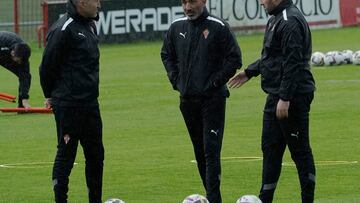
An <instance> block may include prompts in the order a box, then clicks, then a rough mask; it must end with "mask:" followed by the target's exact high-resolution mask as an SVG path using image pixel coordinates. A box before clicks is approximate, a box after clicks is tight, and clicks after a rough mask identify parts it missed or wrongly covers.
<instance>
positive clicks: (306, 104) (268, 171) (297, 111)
mask: <svg viewBox="0 0 360 203" xmlns="http://www.w3.org/2000/svg"><path fill="white" fill-rule="evenodd" d="M313 97H314V94H313V93H310V94H305V95H298V96H296V97H295V98H294V100H293V101H291V102H290V108H289V117H288V118H287V119H284V120H278V119H277V117H276V113H275V110H276V106H277V103H278V101H279V98H277V97H275V96H272V95H269V96H268V98H267V101H266V105H265V109H264V117H263V133H262V150H263V158H264V159H263V177H262V187H261V191H260V199H261V200H262V202H263V203H269V202H272V200H273V196H274V191H275V189H276V185H277V182H278V180H279V177H280V173H281V164H282V158H283V154H284V151H285V148H286V146H288V148H289V150H290V154H291V158H292V159H293V161H294V162H295V165H296V168H297V171H298V175H299V179H300V185H301V197H302V203H312V202H313V201H314V190H315V165H314V158H313V154H312V151H311V147H310V142H309V111H310V105H311V102H312V100H313Z"/></svg>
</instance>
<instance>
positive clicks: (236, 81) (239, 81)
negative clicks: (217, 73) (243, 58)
mask: <svg viewBox="0 0 360 203" xmlns="http://www.w3.org/2000/svg"><path fill="white" fill-rule="evenodd" d="M247 81H249V78H248V77H247V76H246V74H245V72H244V71H242V72H240V73H239V74H237V75H236V76H235V77H233V78H231V79H230V81H229V82H228V84H229V87H230V88H238V87H241V86H242V85H243V84H245V83H246V82H247Z"/></svg>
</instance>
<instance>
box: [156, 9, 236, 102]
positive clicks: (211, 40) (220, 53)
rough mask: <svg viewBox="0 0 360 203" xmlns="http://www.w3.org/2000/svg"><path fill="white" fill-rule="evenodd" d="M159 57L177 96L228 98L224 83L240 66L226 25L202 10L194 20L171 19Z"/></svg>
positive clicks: (232, 37) (233, 40) (232, 36)
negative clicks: (172, 20)
mask: <svg viewBox="0 0 360 203" xmlns="http://www.w3.org/2000/svg"><path fill="white" fill-rule="evenodd" d="M161 58H162V61H163V64H164V66H165V69H166V71H167V75H168V78H169V80H170V82H171V84H172V86H173V88H174V89H175V90H178V91H179V92H180V96H182V97H187V96H214V95H215V96H226V97H227V96H229V91H228V89H227V86H226V83H227V82H228V80H229V79H230V78H231V77H232V76H233V75H234V74H235V72H236V69H237V68H240V67H241V66H242V62H241V51H240V48H239V46H238V44H237V42H236V39H235V37H234V35H233V34H232V32H231V31H230V28H229V26H228V25H227V24H226V23H225V22H224V21H222V20H220V19H218V18H216V17H214V16H211V15H209V13H208V11H207V10H206V9H205V10H204V12H203V14H202V15H201V16H200V17H199V18H198V19H196V20H188V19H187V18H186V17H184V18H180V19H177V20H175V21H174V22H173V23H172V24H171V26H170V28H169V30H168V32H167V34H166V36H165V39H164V44H163V47H162V50H161Z"/></svg>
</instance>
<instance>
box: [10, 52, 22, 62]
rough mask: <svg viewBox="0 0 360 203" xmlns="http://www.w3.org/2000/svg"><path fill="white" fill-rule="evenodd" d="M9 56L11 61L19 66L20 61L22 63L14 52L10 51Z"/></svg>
mask: <svg viewBox="0 0 360 203" xmlns="http://www.w3.org/2000/svg"><path fill="white" fill-rule="evenodd" d="M10 54H11V59H12V60H13V61H14V62H15V63H17V64H21V61H22V60H21V57H18V56H16V54H15V51H14V50H12V51H11V53H10Z"/></svg>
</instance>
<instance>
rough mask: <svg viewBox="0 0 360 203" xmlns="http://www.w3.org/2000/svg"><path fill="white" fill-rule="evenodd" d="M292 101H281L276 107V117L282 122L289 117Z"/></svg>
mask: <svg viewBox="0 0 360 203" xmlns="http://www.w3.org/2000/svg"><path fill="white" fill-rule="evenodd" d="M289 107H290V101H284V100H281V99H280V100H279V102H278V104H277V107H276V117H277V118H278V119H279V120H281V119H284V118H287V117H289Z"/></svg>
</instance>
